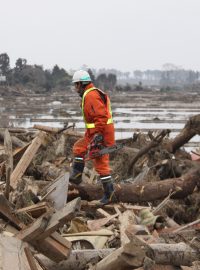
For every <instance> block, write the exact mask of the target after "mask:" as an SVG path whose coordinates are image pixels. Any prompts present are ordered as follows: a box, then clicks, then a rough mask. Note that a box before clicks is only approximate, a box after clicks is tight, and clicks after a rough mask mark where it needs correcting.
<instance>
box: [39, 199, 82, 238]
mask: <svg viewBox="0 0 200 270" xmlns="http://www.w3.org/2000/svg"><path fill="white" fill-rule="evenodd" d="M80 204H81V199H80V198H76V199H74V200H73V201H71V202H68V203H67V204H66V205H65V207H63V208H62V209H61V210H58V211H57V212H55V213H54V214H53V215H52V216H51V219H50V220H49V223H48V225H47V227H46V228H45V230H44V231H43V232H42V234H40V235H38V237H37V239H44V238H46V237H48V236H49V235H50V234H52V233H53V232H55V231H56V230H57V229H58V228H60V227H62V226H63V225H64V224H65V223H67V221H70V220H71V219H73V218H74V217H75V216H76V214H77V212H78V211H79V210H80Z"/></svg>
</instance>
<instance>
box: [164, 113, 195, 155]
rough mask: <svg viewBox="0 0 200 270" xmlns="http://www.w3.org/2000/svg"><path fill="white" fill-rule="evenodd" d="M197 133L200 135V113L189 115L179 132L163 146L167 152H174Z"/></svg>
mask: <svg viewBox="0 0 200 270" xmlns="http://www.w3.org/2000/svg"><path fill="white" fill-rule="evenodd" d="M197 134H198V135H200V114H198V115H194V116H192V117H190V118H189V120H188V121H187V123H186V125H185V126H184V128H183V129H182V130H181V132H180V133H179V134H178V135H177V136H176V137H175V138H174V139H173V140H172V141H171V142H169V143H168V144H167V145H166V146H165V148H166V149H167V150H168V151H169V152H171V153H175V152H176V150H177V149H179V148H180V147H181V146H183V145H184V144H185V143H187V142H188V141H189V140H190V139H191V138H192V137H194V136H195V135H197Z"/></svg>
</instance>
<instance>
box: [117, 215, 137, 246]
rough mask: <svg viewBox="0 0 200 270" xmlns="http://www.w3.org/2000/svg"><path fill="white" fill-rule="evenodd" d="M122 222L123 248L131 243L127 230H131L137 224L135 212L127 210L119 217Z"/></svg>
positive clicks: (121, 238)
mask: <svg viewBox="0 0 200 270" xmlns="http://www.w3.org/2000/svg"><path fill="white" fill-rule="evenodd" d="M119 221H120V240H121V246H124V245H125V244H127V243H129V242H130V240H129V238H128V236H127V234H126V230H127V229H128V228H130V227H131V226H132V225H134V224H136V219H135V215H134V213H133V211H131V210H126V211H125V212H124V213H122V214H121V215H120V216H119Z"/></svg>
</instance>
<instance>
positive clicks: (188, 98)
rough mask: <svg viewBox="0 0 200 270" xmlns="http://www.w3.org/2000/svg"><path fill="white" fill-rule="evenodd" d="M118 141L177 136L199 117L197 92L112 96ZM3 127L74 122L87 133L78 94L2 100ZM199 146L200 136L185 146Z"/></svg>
mask: <svg viewBox="0 0 200 270" xmlns="http://www.w3.org/2000/svg"><path fill="white" fill-rule="evenodd" d="M111 101H112V109H113V117H114V121H115V128H116V138H117V139H123V138H129V137H132V135H133V133H134V132H137V131H142V132H148V130H162V129H170V130H171V133H170V136H171V137H174V136H176V135H177V134H178V132H179V131H180V130H181V129H182V128H183V127H184V125H185V123H186V122H187V120H188V119H189V117H190V116H193V115H196V114H200V98H199V94H198V93H194V92H192V93H185V92H183V93H181V92H180V93H171V94H166V93H160V92H134V93H128V94H127V93H121V94H119V93H116V94H112V95H111ZM0 112H1V116H0V126H1V127H6V126H7V127H8V126H9V127H24V128H31V127H33V126H34V124H42V125H47V126H51V127H63V125H64V124H65V123H66V122H68V123H69V124H72V123H75V125H76V128H77V129H78V130H79V131H82V132H83V131H84V123H83V120H82V115H81V110H80V99H79V97H78V96H77V95H76V94H75V93H68V94H66V95H63V94H54V95H49V96H44V95H29V96H23V97H22V96H16V97H10V98H2V97H1V98H0ZM199 146H200V136H195V137H194V138H192V140H191V141H190V142H189V143H188V144H187V145H186V147H187V149H191V148H196V147H199Z"/></svg>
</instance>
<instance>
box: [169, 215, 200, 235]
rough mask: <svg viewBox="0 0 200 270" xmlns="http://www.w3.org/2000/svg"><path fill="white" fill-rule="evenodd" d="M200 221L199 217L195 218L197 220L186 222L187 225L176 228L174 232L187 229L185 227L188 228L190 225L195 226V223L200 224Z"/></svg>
mask: <svg viewBox="0 0 200 270" xmlns="http://www.w3.org/2000/svg"><path fill="white" fill-rule="evenodd" d="M199 223H200V218H199V219H197V220H195V221H193V222H190V223H189V224H186V225H185V226H182V227H180V228H178V229H176V230H174V232H180V231H182V230H185V229H187V228H189V227H191V226H194V225H196V224H199Z"/></svg>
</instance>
